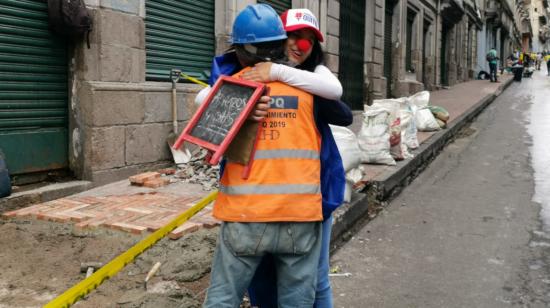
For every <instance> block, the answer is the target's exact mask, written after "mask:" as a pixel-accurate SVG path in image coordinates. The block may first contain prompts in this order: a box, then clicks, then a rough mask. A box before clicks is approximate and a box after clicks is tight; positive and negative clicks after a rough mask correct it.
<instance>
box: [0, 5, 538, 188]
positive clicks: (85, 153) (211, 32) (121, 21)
mask: <svg viewBox="0 0 550 308" xmlns="http://www.w3.org/2000/svg"><path fill="white" fill-rule="evenodd" d="M85 2H86V4H87V6H88V7H89V9H90V10H91V13H92V16H93V21H94V29H93V31H92V33H91V36H90V48H87V46H86V44H85V42H84V41H83V40H80V41H77V42H70V41H67V40H64V39H62V38H58V37H56V36H55V35H53V34H51V33H49V31H48V30H47V12H46V1H44V0H27V1H9V0H0V4H1V5H0V15H3V16H5V18H3V19H2V20H0V25H1V27H0V33H2V34H3V35H0V42H1V43H3V44H0V51H1V52H0V53H2V54H3V55H5V56H3V57H2V56H0V68H1V69H2V71H1V72H0V78H3V81H4V85H3V86H2V87H1V88H0V92H1V94H2V95H0V148H1V149H2V150H3V151H4V152H6V156H7V161H8V164H9V165H11V166H12V168H11V169H12V174H13V175H15V177H16V178H17V177H20V178H24V177H25V176H27V175H29V174H44V173H48V172H51V171H52V170H59V169H62V170H70V172H71V173H72V174H73V175H74V176H75V177H76V178H79V179H85V180H90V181H93V182H94V183H95V184H96V185H99V184H103V183H107V182H112V181H114V180H118V179H122V178H125V177H128V176H130V175H133V174H136V173H138V172H141V171H143V170H148V169H153V168H156V167H159V166H164V165H166V164H168V163H169V162H170V161H171V154H170V151H169V148H168V146H167V142H166V138H167V136H168V135H169V133H170V132H171V130H172V114H171V106H170V102H171V100H170V93H171V82H170V79H169V72H170V69H172V68H177V69H180V70H182V71H183V72H185V73H186V74H188V75H190V76H192V77H195V78H199V79H202V80H206V79H207V77H208V71H209V68H210V63H211V59H212V57H213V56H214V55H216V54H221V53H223V52H224V51H225V50H226V49H227V48H228V47H229V45H228V39H229V37H230V33H231V28H232V22H233V20H234V18H235V16H236V14H237V13H238V12H239V11H241V10H242V9H244V8H245V7H246V6H247V5H248V4H253V3H256V2H261V3H268V4H271V5H272V6H273V7H274V8H275V9H276V10H277V11H278V12H282V11H284V10H286V9H288V8H291V7H295V8H298V7H305V8H309V9H310V10H311V11H312V12H313V13H314V14H316V15H317V16H318V19H319V22H320V28H321V32H322V33H323V34H324V35H325V38H326V40H325V42H324V43H323V47H324V49H325V51H326V65H327V66H328V67H329V68H330V69H331V70H332V71H333V72H334V73H335V74H336V75H337V76H338V77H339V79H340V80H341V81H342V84H343V87H344V96H343V100H344V101H345V102H346V103H348V104H349V105H350V106H351V107H352V108H353V109H356V110H361V109H363V105H364V104H368V103H370V102H372V100H374V99H378V98H385V97H400V96H408V95H411V94H414V93H416V92H418V91H420V90H423V89H427V90H436V89H439V88H441V87H446V86H453V85H454V84H457V83H459V82H464V81H467V80H470V79H473V78H475V76H477V73H478V72H479V71H480V70H482V69H484V65H485V62H486V61H485V58H484V56H485V54H486V51H488V49H489V48H490V47H491V46H492V45H495V44H496V45H497V46H499V50H500V52H501V53H502V55H503V56H504V55H506V54H507V53H509V52H510V51H511V49H512V48H514V47H517V46H516V45H518V43H519V39H520V37H521V38H522V37H523V36H524V32H523V31H525V30H518V27H517V26H516V23H515V21H514V18H515V15H514V14H516V15H517V14H519V15H521V12H519V11H520V10H519V9H516V10H514V8H517V7H518V6H516V4H514V3H511V0H484V1H479V0H365V1H357V0H340V1H338V0H271V1H267V0H258V1H255V0H205V1H190V0H124V1H123V0H108V1H107V0H86V1H85ZM509 2H510V3H509ZM531 37H532V36H531ZM200 89H201V86H200V85H197V84H194V83H191V82H187V81H185V80H183V82H180V83H178V84H177V93H178V94H177V105H178V115H177V118H178V122H179V127H180V128H181V127H183V126H184V124H185V123H186V121H187V120H188V119H189V118H190V116H191V115H192V113H193V112H194V111H195V110H196V107H195V106H194V103H193V100H194V96H195V95H196V93H197V92H198V91H199V90H200Z"/></svg>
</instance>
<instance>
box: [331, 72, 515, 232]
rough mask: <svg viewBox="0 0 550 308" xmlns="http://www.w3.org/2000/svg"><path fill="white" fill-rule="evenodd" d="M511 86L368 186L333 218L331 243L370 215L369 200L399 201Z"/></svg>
mask: <svg viewBox="0 0 550 308" xmlns="http://www.w3.org/2000/svg"><path fill="white" fill-rule="evenodd" d="M512 82H513V79H512V78H511V79H509V80H507V81H506V82H504V83H503V84H501V85H500V86H499V87H498V88H497V90H496V91H495V92H494V93H492V94H488V95H486V96H485V97H483V98H482V99H481V100H480V101H479V102H478V103H477V104H475V105H474V106H472V107H471V108H470V109H468V110H467V111H466V112H464V113H463V114H462V115H461V116H459V117H457V118H456V119H455V120H454V121H452V122H451V123H450V124H449V125H448V126H447V128H446V129H444V130H441V131H439V132H437V133H435V134H433V135H432V136H431V137H430V138H429V139H428V140H426V141H425V142H423V143H422V144H421V145H420V147H419V148H418V149H416V150H414V151H412V153H413V154H414V157H413V158H412V159H409V160H404V161H399V162H397V165H396V166H395V168H393V169H392V170H388V171H386V172H385V173H383V174H382V175H380V176H378V177H377V179H375V180H374V181H371V182H370V183H368V185H367V186H366V187H365V189H363V191H361V193H359V194H354V195H353V196H352V198H351V202H350V203H348V204H344V205H342V206H341V207H339V208H338V209H337V210H336V211H335V212H334V214H333V225H332V236H331V241H338V240H339V239H340V238H341V237H342V236H343V235H344V234H345V233H346V231H348V230H349V229H351V228H352V227H353V226H354V225H355V224H356V223H357V222H358V221H359V220H360V219H361V218H365V215H366V214H367V211H368V199H370V200H371V201H373V200H376V201H377V202H383V201H389V200H392V199H393V198H394V197H396V196H397V195H398V194H399V193H400V192H401V190H402V189H403V188H404V187H406V186H407V185H409V183H411V182H412V181H413V180H414V178H415V177H416V176H417V175H418V174H420V172H422V171H423V170H424V169H425V168H426V167H427V166H428V165H429V163H430V161H432V160H433V159H435V157H436V156H437V155H438V154H439V153H440V152H441V151H442V150H443V148H445V146H446V145H447V144H448V143H450V142H451V141H452V140H453V138H454V137H455V136H456V135H457V133H458V132H459V131H460V130H461V129H462V128H463V127H465V126H466V125H467V124H468V123H470V122H472V121H473V120H474V119H475V118H476V117H477V116H478V115H479V114H480V113H481V112H482V111H483V110H484V109H485V108H487V106H489V105H490V104H491V103H492V102H493V101H494V100H495V99H496V98H497V97H498V96H499V95H500V94H501V93H502V92H503V91H504V90H505V89H506V88H508V86H510V84H512Z"/></svg>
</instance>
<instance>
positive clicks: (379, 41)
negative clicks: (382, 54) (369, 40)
mask: <svg viewBox="0 0 550 308" xmlns="http://www.w3.org/2000/svg"><path fill="white" fill-rule="evenodd" d="M373 47H374V48H376V49H378V50H382V49H384V39H383V37H382V36H379V35H375V36H374V44H373Z"/></svg>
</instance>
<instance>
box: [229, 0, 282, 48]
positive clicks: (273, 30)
mask: <svg viewBox="0 0 550 308" xmlns="http://www.w3.org/2000/svg"><path fill="white" fill-rule="evenodd" d="M286 38H287V36H286V31H285V29H284V27H283V22H282V21H281V18H279V15H278V14H277V12H275V10H274V9H273V8H272V7H271V6H269V5H267V4H254V5H249V6H247V7H246V8H245V9H244V10H242V11H241V12H240V13H239V15H237V18H235V22H234V23H233V33H232V34H231V43H233V44H254V43H262V42H269V41H277V40H284V39H286Z"/></svg>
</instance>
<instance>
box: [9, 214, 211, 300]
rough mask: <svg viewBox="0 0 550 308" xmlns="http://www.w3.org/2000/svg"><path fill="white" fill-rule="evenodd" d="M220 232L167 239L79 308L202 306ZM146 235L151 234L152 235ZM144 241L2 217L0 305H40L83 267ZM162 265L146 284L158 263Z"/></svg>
mask: <svg viewBox="0 0 550 308" xmlns="http://www.w3.org/2000/svg"><path fill="white" fill-rule="evenodd" d="M217 233H218V228H215V229H210V230H208V229H201V230H199V231H197V232H194V233H192V234H189V235H187V236H184V237H182V238H180V239H179V240H170V239H167V238H165V239H163V240H161V241H159V242H158V243H157V244H155V245H154V246H153V247H152V248H150V249H149V250H147V251H145V252H144V253H142V254H141V255H140V256H139V257H138V258H137V259H136V260H135V262H134V263H132V264H129V265H127V266H126V267H125V268H124V269H123V270H122V271H120V272H119V273H118V274H117V275H116V276H115V277H113V278H111V279H109V280H107V281H106V282H104V283H103V284H102V285H101V286H99V287H98V288H97V289H96V290H94V291H93V292H92V293H91V294H89V295H88V296H87V297H86V298H85V299H84V300H80V301H79V302H78V303H77V304H76V305H74V307H122V308H129V307H168V308H169V307H200V304H201V303H202V301H203V299H204V293H205V289H206V287H207V286H208V280H209V275H208V274H209V272H210V264H211V260H212V254H213V251H214V248H215V244H216V238H217ZM145 236H146V235H145ZM141 238H142V237H140V236H135V235H131V234H127V233H123V232H119V231H114V230H113V231H112V230H103V229H97V230H94V231H89V232H82V231H76V230H73V227H72V226H71V225H64V224H59V223H54V222H45V221H36V220H0V264H1V270H0V308H8V307H9V308H15V307H41V306H43V305H44V304H46V303H48V302H49V301H50V300H52V299H53V298H55V297H56V296H57V295H59V294H61V293H63V292H64V291H66V290H67V289H69V288H70V287H72V286H73V285H74V284H76V283H78V282H79V281H81V280H83V279H84V278H85V273H81V272H80V263H81V262H96V261H98V262H102V263H104V264H105V263H107V262H109V261H110V260H112V259H113V258H114V257H116V256H117V255H119V254H120V253H122V252H124V251H126V250H127V249H128V248H130V247H132V245H134V244H135V243H137V242H138V241H139V240H140V239H141ZM156 262H161V263H162V265H161V267H160V270H159V271H158V272H157V274H156V275H155V276H154V277H153V278H152V279H151V280H150V281H149V283H148V287H147V290H145V288H144V284H143V281H144V279H145V276H146V275H147V272H149V270H150V269H151V267H152V266H153V265H154V264H155V263H156Z"/></svg>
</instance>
